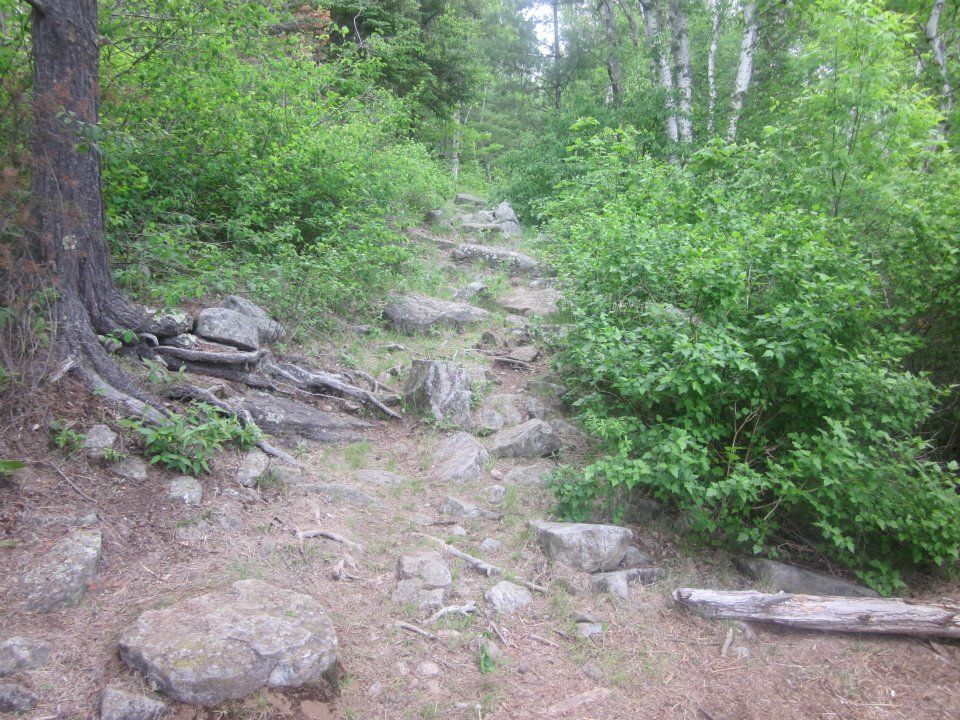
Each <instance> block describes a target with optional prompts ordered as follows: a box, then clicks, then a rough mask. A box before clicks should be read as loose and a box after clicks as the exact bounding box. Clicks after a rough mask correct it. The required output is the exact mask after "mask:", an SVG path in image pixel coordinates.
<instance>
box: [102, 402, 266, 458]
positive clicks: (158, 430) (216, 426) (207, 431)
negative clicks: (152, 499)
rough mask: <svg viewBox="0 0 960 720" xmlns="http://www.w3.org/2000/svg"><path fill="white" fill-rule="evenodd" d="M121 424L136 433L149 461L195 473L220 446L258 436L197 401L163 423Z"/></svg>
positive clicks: (247, 442) (243, 446) (252, 429)
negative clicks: (140, 439) (182, 412)
mask: <svg viewBox="0 0 960 720" xmlns="http://www.w3.org/2000/svg"><path fill="white" fill-rule="evenodd" d="M120 422H121V424H122V425H123V426H124V427H127V428H130V429H132V430H135V431H136V432H137V433H139V435H140V437H141V438H142V440H143V443H144V454H145V455H146V457H147V459H148V460H149V461H150V463H151V464H157V463H159V464H161V465H163V466H164V467H168V468H170V469H171V470H176V471H177V472H181V473H186V474H189V475H198V474H199V473H201V472H209V470H210V465H209V461H210V458H212V457H213V456H214V455H215V454H216V453H217V452H218V451H219V450H220V449H221V448H223V446H224V445H225V444H227V443H232V444H233V445H235V446H236V447H238V448H239V449H241V450H245V449H247V448H249V447H251V446H252V445H253V444H254V443H256V442H257V440H258V439H259V431H258V430H257V428H256V426H253V425H247V426H244V425H242V424H241V423H240V421H239V420H237V418H236V416H235V415H230V416H225V415H220V414H218V412H217V410H216V409H215V408H212V407H210V406H208V405H204V404H200V405H196V406H191V407H190V408H189V409H188V410H187V411H186V412H185V413H184V414H183V415H176V414H175V415H171V416H170V417H169V418H167V419H166V420H164V421H163V422H162V423H158V424H153V425H148V424H146V423H144V422H143V421H139V420H121V421H120Z"/></svg>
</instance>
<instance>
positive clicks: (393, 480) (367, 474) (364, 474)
mask: <svg viewBox="0 0 960 720" xmlns="http://www.w3.org/2000/svg"><path fill="white" fill-rule="evenodd" d="M357 480H361V481H362V482H368V483H374V484H376V485H402V484H403V483H405V482H406V478H405V477H402V476H401V475H397V474H396V473H392V472H388V471H386V470H358V471H357Z"/></svg>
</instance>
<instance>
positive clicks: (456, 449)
mask: <svg viewBox="0 0 960 720" xmlns="http://www.w3.org/2000/svg"><path fill="white" fill-rule="evenodd" d="M489 457H490V455H489V453H488V452H487V449H486V448H485V447H483V445H481V444H480V443H478V442H477V441H476V440H475V439H474V438H472V437H471V436H470V435H467V433H465V432H458V433H454V434H453V435H450V436H449V437H445V438H444V439H443V440H441V441H440V444H439V445H437V449H436V451H434V454H433V469H434V472H435V473H436V474H437V477H439V478H440V479H441V480H446V481H448V482H465V481H466V480H472V479H473V478H475V477H479V476H480V474H481V473H482V472H483V467H484V465H485V464H486V462H487V459H488V458H489Z"/></svg>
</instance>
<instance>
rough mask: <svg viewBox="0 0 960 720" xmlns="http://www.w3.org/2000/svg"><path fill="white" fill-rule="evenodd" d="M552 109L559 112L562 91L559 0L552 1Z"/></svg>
mask: <svg viewBox="0 0 960 720" xmlns="http://www.w3.org/2000/svg"><path fill="white" fill-rule="evenodd" d="M552 9H553V75H554V86H553V107H554V109H555V110H557V111H559V110H560V101H561V98H562V92H563V91H562V89H561V87H560V57H561V56H560V0H553V2H552Z"/></svg>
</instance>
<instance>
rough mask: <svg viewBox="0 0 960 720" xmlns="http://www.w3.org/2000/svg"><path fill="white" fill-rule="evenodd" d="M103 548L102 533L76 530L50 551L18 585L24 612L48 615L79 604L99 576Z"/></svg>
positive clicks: (17, 590)
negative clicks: (47, 613)
mask: <svg viewBox="0 0 960 720" xmlns="http://www.w3.org/2000/svg"><path fill="white" fill-rule="evenodd" d="M102 545H103V537H102V536H101V534H100V532H99V531H96V530H76V531H74V532H72V533H70V534H69V535H67V536H66V537H65V538H63V539H62V540H60V541H59V542H58V543H57V544H56V545H54V546H53V547H52V548H50V550H48V551H47V552H46V553H45V554H44V555H43V556H41V557H40V559H39V560H37V562H36V564H35V565H34V566H33V568H32V569H30V570H28V571H27V573H26V574H25V575H24V576H23V577H22V578H21V579H20V582H19V584H18V585H17V588H16V590H15V594H16V596H17V597H19V598H20V599H21V600H22V602H23V607H24V609H26V610H28V611H32V612H44V613H46V612H53V611H54V610H58V609H59V608H61V607H63V606H64V605H69V604H71V603H75V602H78V601H79V600H80V599H81V598H82V597H83V596H84V594H85V593H86V592H87V585H88V584H89V583H90V581H91V580H93V578H94V576H95V575H96V574H97V566H98V565H99V564H100V550H101V547H102Z"/></svg>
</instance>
